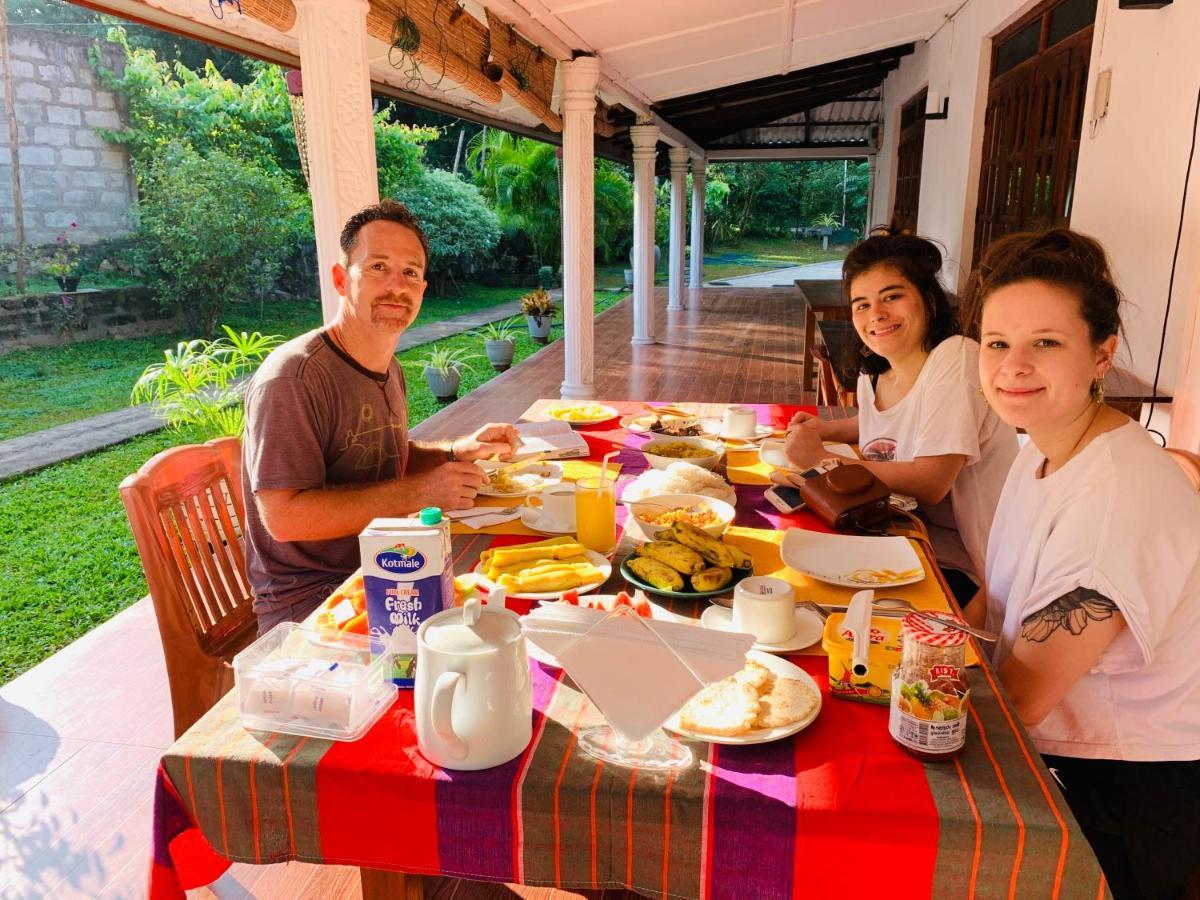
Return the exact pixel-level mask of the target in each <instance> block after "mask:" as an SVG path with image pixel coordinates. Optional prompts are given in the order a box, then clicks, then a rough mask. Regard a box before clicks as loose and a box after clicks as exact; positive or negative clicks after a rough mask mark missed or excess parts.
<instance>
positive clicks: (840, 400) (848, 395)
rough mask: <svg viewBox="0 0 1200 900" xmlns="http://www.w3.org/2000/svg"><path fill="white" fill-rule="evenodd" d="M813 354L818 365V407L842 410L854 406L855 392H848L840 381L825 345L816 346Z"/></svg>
mask: <svg viewBox="0 0 1200 900" xmlns="http://www.w3.org/2000/svg"><path fill="white" fill-rule="evenodd" d="M812 354H813V359H815V360H816V363H817V405H819V406H837V407H840V408H841V409H846V408H847V407H852V406H854V404H855V402H856V397H855V392H854V391H848V390H846V388H844V387H843V386H842V384H841V382H840V381H838V377H837V371H836V369H835V368H834V365H833V362H832V361H831V360H830V359H829V349H828V348H827V347H826V346H825V345H824V344H816V345H814V346H813V348H812Z"/></svg>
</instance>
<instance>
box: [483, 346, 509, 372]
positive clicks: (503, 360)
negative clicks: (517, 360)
mask: <svg viewBox="0 0 1200 900" xmlns="http://www.w3.org/2000/svg"><path fill="white" fill-rule="evenodd" d="M483 349H484V351H485V352H486V353H487V358H488V362H490V363H491V364H492V368H493V369H495V370H496V371H497V372H504V371H507V370H508V369H509V368H510V367H511V366H512V361H513V352H514V351H515V350H516V349H517V342H516V341H484V342H483Z"/></svg>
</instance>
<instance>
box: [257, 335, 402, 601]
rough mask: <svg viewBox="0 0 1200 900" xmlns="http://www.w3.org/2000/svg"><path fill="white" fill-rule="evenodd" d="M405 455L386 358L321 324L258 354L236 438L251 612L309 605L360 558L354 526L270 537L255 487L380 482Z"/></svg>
mask: <svg viewBox="0 0 1200 900" xmlns="http://www.w3.org/2000/svg"><path fill="white" fill-rule="evenodd" d="M407 459H408V406H407V399H406V396H405V387H404V375H403V373H402V372H401V370H400V366H399V364H398V363H397V362H396V360H395V358H393V359H392V362H391V365H390V367H389V368H388V372H387V375H380V374H378V373H375V372H371V371H370V370H369V369H366V368H364V367H362V366H360V365H359V364H358V363H357V362H355V361H354V359H353V358H351V357H350V356H348V355H346V354H345V353H343V352H342V351H341V350H340V349H338V347H337V346H336V345H335V344H334V343H333V341H332V340H331V339H330V338H329V336H328V335H327V334H326V333H325V330H324V329H317V330H316V331H310V332H308V333H307V334H302V335H300V336H299V337H297V338H294V339H292V340H290V341H288V342H287V343H286V344H284V345H283V346H281V347H279V348H278V349H276V350H275V351H274V352H273V353H272V354H271V355H270V356H269V357H267V360H266V362H264V363H263V365H262V367H261V368H260V369H259V370H258V372H256V373H255V375H254V378H253V379H252V381H251V382H250V386H249V388H248V389H247V391H246V431H245V435H244V436H243V438H242V488H243V491H244V494H245V497H246V530H245V533H246V567H247V570H248V573H249V577H250V585H251V587H252V588H253V590H254V611H255V613H257V614H258V615H260V616H261V615H263V614H264V613H269V612H272V611H274V610H279V609H282V608H285V607H288V606H291V605H293V604H297V603H309V602H311V603H312V604H313V605H315V604H316V603H317V602H319V601H320V600H323V599H324V598H325V597H326V596H328V594H329V593H330V592H331V591H332V590H333V588H334V587H336V586H337V585H338V584H339V583H341V582H342V580H344V579H345V578H346V576H347V575H349V574H350V573H351V572H353V571H354V570H355V569H356V568H358V563H359V552H358V535H356V534H351V535H346V536H345V537H340V538H333V539H331V540H324V541H282V542H281V541H276V540H275V539H274V538H272V537H271V535H270V533H268V531H267V529H266V526H265V525H264V524H263V521H262V518H261V517H260V516H259V513H258V505H257V503H256V502H255V500H254V494H255V492H257V491H262V490H273V489H279V488H286V489H291V490H308V489H312V488H326V487H331V486H333V485H344V484H373V483H376V482H381V481H389V480H391V479H394V478H399V477H400V476H402V475H403V474H404V467H405V464H406V462H407ZM396 514H397V515H400V514H401V511H400V510H397V511H396Z"/></svg>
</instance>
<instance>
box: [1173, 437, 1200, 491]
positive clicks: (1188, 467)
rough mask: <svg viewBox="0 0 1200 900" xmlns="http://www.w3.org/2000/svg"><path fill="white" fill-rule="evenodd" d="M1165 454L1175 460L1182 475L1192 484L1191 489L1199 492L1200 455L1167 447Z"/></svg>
mask: <svg viewBox="0 0 1200 900" xmlns="http://www.w3.org/2000/svg"><path fill="white" fill-rule="evenodd" d="M1167 452H1168V453H1169V454H1171V459H1173V460H1175V462H1176V463H1177V464H1178V465H1179V468H1181V469H1183V474H1184V475H1186V476H1187V479H1188V481H1190V482H1191V483H1192V487H1193V488H1195V489H1196V491H1197V492H1200V454H1196V453H1193V452H1192V451H1190V450H1180V449H1179V448H1177V447H1168V448H1167Z"/></svg>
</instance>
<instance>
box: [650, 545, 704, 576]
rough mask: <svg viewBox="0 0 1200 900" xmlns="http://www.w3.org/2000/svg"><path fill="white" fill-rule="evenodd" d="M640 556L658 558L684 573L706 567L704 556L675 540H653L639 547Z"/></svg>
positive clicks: (687, 573)
mask: <svg viewBox="0 0 1200 900" xmlns="http://www.w3.org/2000/svg"><path fill="white" fill-rule="evenodd" d="M637 553H638V556H643V557H648V558H649V559H656V560H658V561H659V562H660V563H662V564H663V565H665V566H670V567H671V568H672V569H674V570H675V571H676V572H682V573H683V574H684V575H694V574H695V573H697V572H699V571H700V570H701V569H703V568H704V558H703V557H702V556H701V555H700V554H699V553H697V552H696V551H695V550H689V549H688V548H687V547H685V546H683V544H677V543H675V542H674V541H651V542H650V543H648V544H642V545H641V546H640V547H638V548H637Z"/></svg>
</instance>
